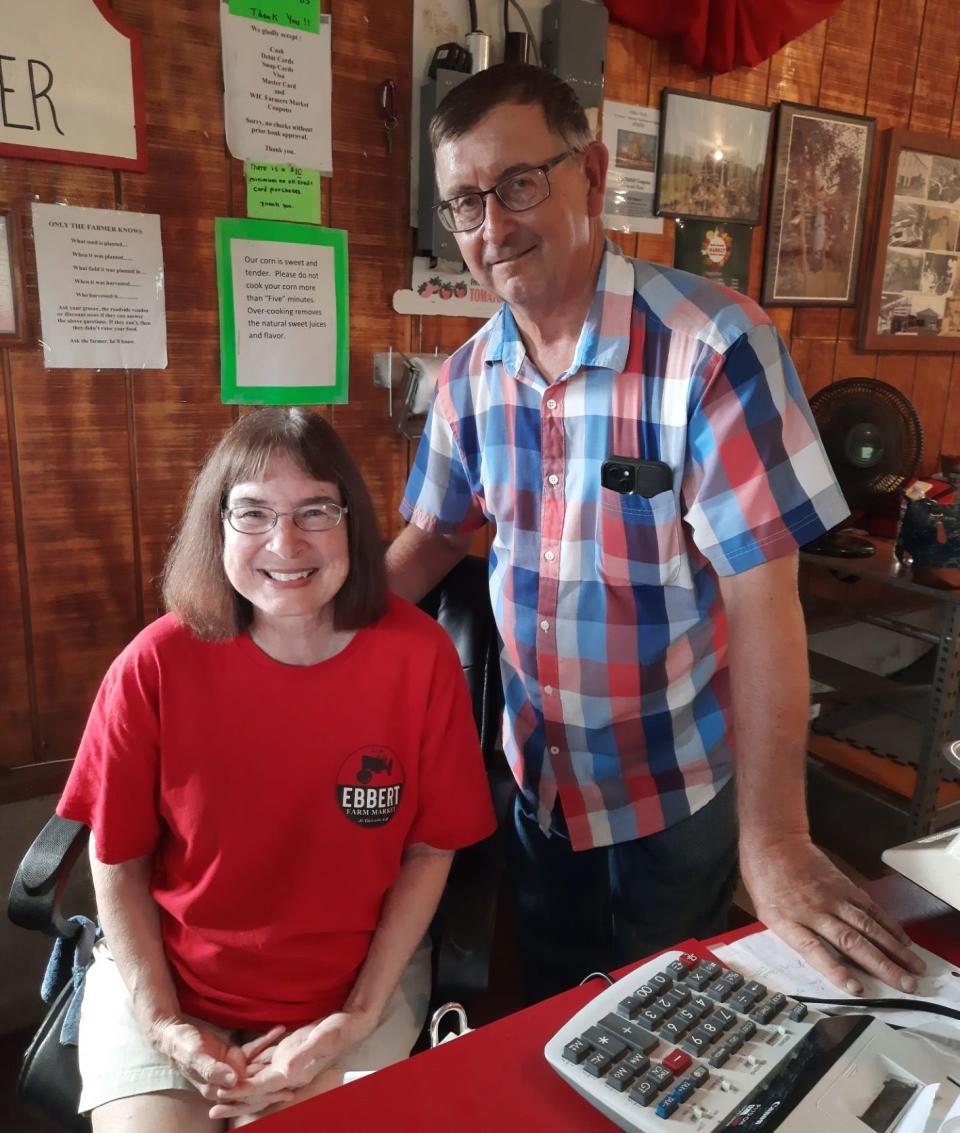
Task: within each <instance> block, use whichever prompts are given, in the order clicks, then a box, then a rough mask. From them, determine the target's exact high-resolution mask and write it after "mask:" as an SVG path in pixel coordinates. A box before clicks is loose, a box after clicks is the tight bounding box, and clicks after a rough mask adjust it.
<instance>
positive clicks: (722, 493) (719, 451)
mask: <svg viewBox="0 0 960 1133" xmlns="http://www.w3.org/2000/svg"><path fill="white" fill-rule="evenodd" d="M611 456H622V457H634V458H641V459H644V460H660V461H664V462H665V463H666V464H668V465H669V466H670V469H671V470H672V473H673V484H672V488H671V490H668V491H663V492H660V493H659V494H657V495H654V496H653V497H652V498H644V497H642V496H639V495H620V494H618V493H617V492H614V491H612V490H610V489H609V488H605V487H602V486H601V482H600V470H601V465H602V464H603V462H604V461H605V460H607V459H609V458H610V457H611ZM400 510H401V513H402V514H403V516H404V517H405V518H406V519H408V520H410V521H411V522H412V523H414V524H416V525H417V526H418V527H421V528H423V529H424V530H426V531H433V532H440V533H452V532H465V531H470V530H473V529H475V528H478V527H480V526H481V525H482V524H483V523H487V522H492V523H495V524H496V535H495V538H494V541H493V547H492V551H491V556H490V592H491V596H492V599H493V606H494V611H495V613H496V618H497V623H498V625H499V628H500V634H501V637H502V639H503V649H502V653H501V663H502V670H503V683H504V694H505V700H506V715H505V727H504V748H505V751H506V755H507V758H508V760H509V762H510V765H511V768H512V770H513V773H514V776H515V777H516V780H517V783H518V784H519V785H520V787H521V789H522V790H523V791H524V792H525V793H527V795H528V797H530V798H531V799H535V800H536V804H537V810H538V816H539V821H540V824H541V827H542V828H543V829H544V830H549V828H550V823H551V814H552V811H553V808H554V805H555V803H556V801H557V799H558V797H559V800H560V804H561V808H562V811H563V816H564V818H565V820H566V824H567V829H568V831H569V834H570V839H571V842H572V844H573V846H574V848H575V849H585V848H589V847H593V846H606V845H610V844H612V843H616V842H622V841H627V840H629V839H632V838H636V837H641V836H644V835H647V834H652V833H655V832H656V831H659V830H662V829H664V828H665V827H668V826H670V825H672V824H674V823H676V822H679V821H681V820H682V819H684V818H686V817H687V816H688V815H690V814H692V813H693V812H695V811H696V810H698V809H699V808H700V807H701V806H703V805H704V804H705V803H707V802H709V801H710V799H712V798H713V797H714V795H715V794H716V793H717V791H718V790H719V789H720V788H721V787H722V786H723V785H724V784H725V783H726V782H727V780H728V779H729V778H730V776H731V774H732V752H731V746H730V716H731V713H730V689H729V679H728V672H727V668H726V635H727V622H726V617H725V614H724V609H723V603H722V599H721V596H720V590H719V584H718V576H719V575H729V574H734V573H737V572H739V571H744V570H749V569H750V568H751V567H755V566H757V565H759V564H761V563H764V562H767V561H769V560H771V559H774V558H776V557H778V556H781V555H785V554H788V553H790V552H792V551H794V550H795V549H796V548H797V546H798V545H800V544H803V543H806V542H808V541H809V540H811V539H813V538H814V537H816V536H817V535H819V534H821V533H822V532H823V531H824V530H826V529H828V528H830V527H832V526H833V525H834V524H835V523H837V522H839V521H840V520H841V519H842V518H843V517H844V516H845V515H846V514H847V508H846V505H845V504H844V501H843V497H842V495H841V493H840V491H839V488H838V487H837V484H836V481H835V479H834V476H833V473H832V471H831V468H830V464H829V462H828V460H827V457H826V455H825V453H824V451H823V447H822V445H821V443H820V440H819V437H818V435H817V432H816V428H815V426H814V424H813V421H812V418H811V415H810V410H809V408H808V406H807V403H806V400H805V398H804V396H803V391H802V389H801V386H800V382H799V380H798V378H797V374H796V371H795V370H794V367H793V364H792V362H791V360H790V357H789V355H788V354H787V351H786V347H785V346H784V344H783V342H782V340H781V339H780V337H779V335H778V334H777V332H776V330H775V328H774V327H773V326H772V325H771V323H770V320H769V319H768V318H767V316H766V315H765V314H764V312H763V311H762V310H760V308H758V307H757V306H756V305H755V304H754V303H753V302H752V301H751V300H749V299H748V298H746V297H745V296H743V295H739V294H737V293H736V292H733V291H728V290H726V289H725V288H720V287H717V286H715V285H713V284H711V283H708V282H706V281H705V280H703V279H701V278H699V277H697V276H693V275H689V274H687V273H685V272H679V271H675V270H673V269H671V268H664V267H659V266H657V265H655V264H648V263H643V262H640V261H632V260H629V259H626V258H625V257H623V256H622V255H620V254H619V253H618V252H617V251H616V250H615V249H614V248H613V246H612V245H608V247H607V250H606V252H605V254H604V258H603V262H602V265H601V270H600V277H599V281H598V285H597V291H596V296H595V298H594V301H593V304H592V306H591V309H590V312H589V314H588V316H587V319H586V322H585V324H584V327H583V331H582V333H581V335H580V338H579V341H578V343H577V347H576V351H575V353H574V358H573V361H572V363H571V366H570V368H569V370H568V371H567V372H566V373H564V374H562V375H561V376H560V377H559V378H558V379H556V380H555V381H553V382H552V383H548V382H547V381H546V380H545V379H544V378H543V377H542V376H541V375H540V373H539V372H538V371H537V369H536V368H535V366H534V365H533V363H532V362H531V360H530V359H529V358H527V356H526V351H525V348H524V345H523V341H522V339H521V338H520V335H519V333H518V331H517V327H516V324H515V322H514V320H513V317H512V315H511V313H510V310H509V308H508V307H507V306H503V307H501V309H500V310H499V311H498V312H497V314H496V315H494V316H493V318H492V319H490V321H489V322H488V323H487V324H486V325H485V326H484V327H483V328H482V329H481V330H480V331H478V332H477V334H475V335H474V336H473V338H471V339H470V341H469V342H467V343H466V344H465V345H464V346H463V347H461V348H460V349H459V350H458V351H457V352H456V353H455V354H454V355H453V356H452V357H451V358H450V360H449V361H448V362H447V363H446V365H445V366H444V368H443V371H442V373H441V376H440V379H439V382H438V388H437V395H436V399H435V401H434V404H433V407H432V409H431V411H430V416H429V418H428V421H427V425H426V430H425V433H424V436H423V438H422V440H421V443H420V447H419V451H418V453H417V458H416V462H415V465H414V468H413V471H412V472H411V475H410V479H409V481H408V483H407V488H406V493H405V496H404V500H403V502H402V504H401V507H400ZM758 710H759V711H762V705H758Z"/></svg>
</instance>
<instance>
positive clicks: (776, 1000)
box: [767, 991, 787, 1015]
mask: <svg viewBox="0 0 960 1133" xmlns="http://www.w3.org/2000/svg"><path fill="white" fill-rule="evenodd" d="M767 1002H768V1003H769V1004H770V1006H771V1007H775V1008H776V1010H775V1011H774V1015H779V1014H780V1012H781V1011H782V1010H783V1009H784V1007H786V1006H787V997H786V996H785V995H784V994H783V992H782V991H775V992H774V993H773V995H771V996H770V998H769V999H768V1000H767Z"/></svg>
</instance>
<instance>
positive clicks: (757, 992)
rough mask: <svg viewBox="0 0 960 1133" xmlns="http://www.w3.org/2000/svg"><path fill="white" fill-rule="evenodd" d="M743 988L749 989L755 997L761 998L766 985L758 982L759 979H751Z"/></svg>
mask: <svg viewBox="0 0 960 1133" xmlns="http://www.w3.org/2000/svg"><path fill="white" fill-rule="evenodd" d="M743 990H744V991H749V992H750V994H751V995H752V996H754V997H755V998H756V999H763V997H764V996H765V995H766V994H767V985H766V984H762V983H760V982H759V980H751V981H750V982H749V983H747V984H744V985H743Z"/></svg>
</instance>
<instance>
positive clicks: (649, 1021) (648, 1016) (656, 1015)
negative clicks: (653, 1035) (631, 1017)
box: [637, 1003, 667, 1027]
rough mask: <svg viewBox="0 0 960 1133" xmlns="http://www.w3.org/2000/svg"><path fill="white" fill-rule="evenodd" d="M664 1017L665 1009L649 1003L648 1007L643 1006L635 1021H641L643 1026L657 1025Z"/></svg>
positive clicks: (665, 1015) (665, 1014)
mask: <svg viewBox="0 0 960 1133" xmlns="http://www.w3.org/2000/svg"><path fill="white" fill-rule="evenodd" d="M666 1017H667V1013H666V1011H664V1010H663V1009H662V1008H660V1007H658V1006H657V1005H656V1004H655V1003H651V1004H650V1006H649V1007H644V1009H643V1010H642V1011H641V1012H640V1017H639V1019H638V1020H637V1022H642V1023H643V1025H644V1026H645V1027H659V1026H660V1024H661V1023H662V1022H663V1021H664V1019H666Z"/></svg>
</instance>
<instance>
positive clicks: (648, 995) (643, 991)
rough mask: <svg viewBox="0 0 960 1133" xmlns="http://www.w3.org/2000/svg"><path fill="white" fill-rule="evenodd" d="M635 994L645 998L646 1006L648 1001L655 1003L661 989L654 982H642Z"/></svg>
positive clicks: (639, 997)
mask: <svg viewBox="0 0 960 1133" xmlns="http://www.w3.org/2000/svg"><path fill="white" fill-rule="evenodd" d="M633 994H634V995H635V996H636V997H637V999H641V1000H643V1006H644V1007H646V1006H647V1004H648V1003H653V1001H654V1000H655V999H656V998H657V996H658V995H659V994H660V991H659V989H658V988H655V987H654V986H653V985H652V984H641V985H640V986H639V987H638V988H637V989H636V991H635V992H634V993H633Z"/></svg>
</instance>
